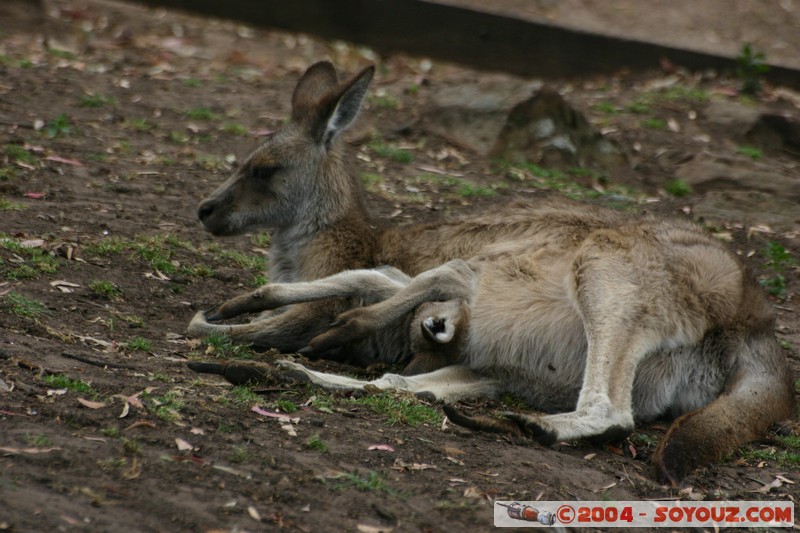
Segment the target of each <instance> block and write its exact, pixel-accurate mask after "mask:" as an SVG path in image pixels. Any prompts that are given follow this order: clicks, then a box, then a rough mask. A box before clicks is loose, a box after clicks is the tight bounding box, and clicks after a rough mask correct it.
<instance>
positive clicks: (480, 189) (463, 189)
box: [457, 180, 497, 198]
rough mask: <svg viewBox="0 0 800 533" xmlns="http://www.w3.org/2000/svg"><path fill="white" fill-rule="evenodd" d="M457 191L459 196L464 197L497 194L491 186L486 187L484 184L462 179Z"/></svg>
mask: <svg viewBox="0 0 800 533" xmlns="http://www.w3.org/2000/svg"><path fill="white" fill-rule="evenodd" d="M457 192H458V194H459V195H460V196H464V197H467V198H469V197H473V196H484V197H491V196H495V195H496V194H497V191H495V190H494V189H492V188H491V187H486V186H484V185H478V184H476V183H471V182H469V181H466V180H464V181H463V182H462V183H461V185H459V186H458V189H457Z"/></svg>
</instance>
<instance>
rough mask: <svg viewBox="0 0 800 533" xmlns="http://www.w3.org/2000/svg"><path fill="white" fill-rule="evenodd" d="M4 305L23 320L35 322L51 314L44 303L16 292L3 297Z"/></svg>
mask: <svg viewBox="0 0 800 533" xmlns="http://www.w3.org/2000/svg"><path fill="white" fill-rule="evenodd" d="M3 303H4V304H5V306H6V307H7V308H8V309H9V311H10V312H11V313H12V314H14V315H17V316H20V317H23V318H30V319H34V320H35V319H38V318H42V317H44V316H46V315H49V314H50V311H48V310H47V307H45V305H44V304H43V303H41V302H39V301H36V300H32V299H30V298H28V297H27V296H24V295H22V294H20V293H18V292H14V291H11V292H9V293H8V294H6V295H5V296H4V297H3Z"/></svg>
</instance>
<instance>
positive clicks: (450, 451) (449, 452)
mask: <svg viewBox="0 0 800 533" xmlns="http://www.w3.org/2000/svg"><path fill="white" fill-rule="evenodd" d="M442 451H443V452H444V454H445V455H466V454H467V452H465V451H464V450H459V449H458V448H454V447H452V446H445V447H444V448H443V449H442Z"/></svg>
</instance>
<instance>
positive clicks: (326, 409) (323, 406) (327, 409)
mask: <svg viewBox="0 0 800 533" xmlns="http://www.w3.org/2000/svg"><path fill="white" fill-rule="evenodd" d="M798 383H800V380H798ZM798 386H800V385H798ZM798 390H800V389H798ZM316 392H317V394H314V395H313V396H312V397H311V398H310V399H311V402H310V405H311V407H313V408H314V409H317V410H319V411H322V412H323V413H333V405H334V403H336V400H335V399H334V397H333V395H331V394H324V393H322V391H316Z"/></svg>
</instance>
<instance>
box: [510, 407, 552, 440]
mask: <svg viewBox="0 0 800 533" xmlns="http://www.w3.org/2000/svg"><path fill="white" fill-rule="evenodd" d="M503 416H505V417H506V418H508V419H509V420H511V421H512V422H514V423H515V424H516V425H517V427H519V429H520V431H522V433H524V434H526V435H529V436H530V437H531V438H533V439H534V440H536V442H538V443H539V444H541V445H542V446H551V445H552V444H553V443H555V441H556V440H557V439H558V434H557V433H556V432H555V431H553V430H552V429H547V428H546V427H545V426H544V424H543V423H542V422H541V421H540V420H539V419H537V418H536V417H531V416H529V415H524V414H521V413H514V412H505V413H503Z"/></svg>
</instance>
